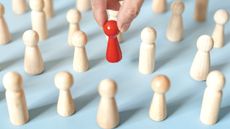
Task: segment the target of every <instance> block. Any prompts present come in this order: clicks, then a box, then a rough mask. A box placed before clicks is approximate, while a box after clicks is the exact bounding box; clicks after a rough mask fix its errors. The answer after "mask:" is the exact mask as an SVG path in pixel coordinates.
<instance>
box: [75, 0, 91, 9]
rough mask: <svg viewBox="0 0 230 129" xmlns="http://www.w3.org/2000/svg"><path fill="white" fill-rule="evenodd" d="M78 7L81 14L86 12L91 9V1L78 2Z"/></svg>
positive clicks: (82, 0) (77, 0)
mask: <svg viewBox="0 0 230 129" xmlns="http://www.w3.org/2000/svg"><path fill="white" fill-rule="evenodd" d="M76 7H77V9H78V10H79V11H80V12H85V11H88V10H90V9H91V1H90V0H76Z"/></svg>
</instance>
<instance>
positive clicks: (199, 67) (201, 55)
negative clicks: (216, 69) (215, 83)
mask: <svg viewBox="0 0 230 129" xmlns="http://www.w3.org/2000/svg"><path fill="white" fill-rule="evenodd" d="M197 48H198V51H197V53H196V55H195V57H194V59H193V63H192V66H191V69H190V76H191V77H192V78H193V79H194V80H197V81H203V80H206V78H207V75H208V73H209V70H210V63H211V61H210V51H211V50H212V48H213V39H212V37H210V36H208V35H202V36H200V37H199V38H198V40H197Z"/></svg>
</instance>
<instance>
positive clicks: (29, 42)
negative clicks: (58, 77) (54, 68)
mask: <svg viewBox="0 0 230 129" xmlns="http://www.w3.org/2000/svg"><path fill="white" fill-rule="evenodd" d="M38 40H39V37H38V34H37V32H36V31H33V30H28V31H26V32H25V33H24V34H23V41H24V44H25V57H24V69H25V72H26V73H28V74H30V75H37V74H40V73H42V72H43V71H44V62H43V59H42V56H41V52H40V50H39V47H38Z"/></svg>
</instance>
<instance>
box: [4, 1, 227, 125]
mask: <svg viewBox="0 0 230 129" xmlns="http://www.w3.org/2000/svg"><path fill="white" fill-rule="evenodd" d="M1 2H2V3H3V4H4V5H5V8H6V14H5V19H6V21H7V23H8V25H9V29H10V32H11V33H12V34H13V41H12V42H11V43H9V44H7V45H4V46H0V65H1V68H2V71H1V72H0V78H1V79H2V77H3V75H4V74H5V73H6V72H9V71H17V72H19V73H20V74H21V75H22V76H23V78H24V86H25V93H26V99H27V105H28V108H29V113H30V121H29V122H28V123H27V124H25V125H23V126H20V127H15V126H13V125H12V124H11V123H10V121H9V116H8V111H7V106H6V101H5V97H4V89H3V86H2V83H1V86H0V129H11V128H17V129H29V128H31V129H97V128H99V127H98V126H97V123H96V119H95V118H96V112H97V106H98V102H99V96H98V93H97V86H98V83H99V82H100V81H101V80H102V79H105V78H112V79H114V80H116V82H117V84H118V93H117V96H116V99H117V104H118V107H119V112H120V118H121V121H120V126H119V127H118V128H119V129H141V128H145V129H150V128H154V129H159V128H162V129H180V128H181V129H185V128H186V129H194V128H195V129H206V128H210V129H214V128H218V129H220V128H222V129H227V128H229V127H230V102H229V97H230V83H229V81H228V79H229V78H230V65H229V59H230V24H227V25H226V46H225V47H224V48H222V49H214V50H213V51H212V52H211V62H212V63H211V66H212V67H211V69H212V70H220V71H222V72H223V73H224V74H225V76H226V81H227V82H226V87H225V89H224V96H223V101H222V105H221V110H220V116H219V119H220V120H219V121H218V123H217V124H216V125H215V126H206V125H203V124H202V123H201V122H200V121H199V115H200V107H201V101H202V96H203V92H204V89H205V86H206V85H205V82H197V81H194V80H192V79H191V78H190V76H189V70H190V66H191V63H192V60H193V57H194V55H195V53H196V40H197V38H198V37H199V36H200V35H201V34H211V33H212V30H213V28H214V21H213V14H214V12H215V11H216V10H217V9H219V8H224V9H227V10H228V11H230V1H229V0H210V3H209V11H208V17H207V21H206V22H204V23H197V22H195V21H194V20H193V12H194V0H184V2H185V5H186V9H185V12H184V14H183V16H184V26H185V38H184V40H183V41H182V42H181V43H180V44H173V43H170V42H169V41H167V40H166V38H165V30H166V27H167V24H168V19H169V17H170V15H171V13H170V11H167V13H165V14H162V15H157V14H154V13H153V12H152V10H151V4H152V1H151V0H145V3H144V5H143V7H142V10H141V12H140V15H139V16H138V18H137V19H136V20H135V22H134V23H133V25H132V26H131V28H130V30H129V31H128V32H127V33H125V34H124V42H123V43H122V45H121V48H122V51H123V60H122V61H121V62H120V63H118V64H109V63H107V62H106V61H105V59H104V56H105V49H106V40H105V38H104V34H103V32H102V30H100V29H99V27H98V26H97V24H96V23H95V21H94V20H93V17H92V13H91V12H87V13H84V14H82V16H83V19H82V21H81V29H82V30H83V31H85V32H86V33H87V35H88V38H89V42H88V45H87V52H88V57H89V61H90V70H89V71H87V72H86V73H82V74H79V73H76V72H74V71H73V69H72V59H73V52H74V50H73V48H70V47H68V45H67V42H66V41H67V38H66V37H67V30H68V24H67V22H66V18H65V15H66V12H67V10H68V9H70V8H74V7H75V0H54V3H55V5H54V6H55V14H56V15H55V17H54V18H53V19H52V20H50V21H49V22H48V28H49V39H48V40H46V41H43V42H41V43H40V44H39V46H40V49H41V52H42V55H43V58H44V61H45V67H46V70H45V72H44V73H43V74H41V75H38V76H29V75H27V74H26V73H25V72H24V70H23V55H24V44H23V42H22V40H21V36H22V34H23V32H24V31H25V30H27V29H29V28H31V23H30V13H29V12H27V13H26V14H24V15H21V16H17V15H15V14H14V13H13V12H12V9H11V3H10V0H1ZM171 3H172V0H170V1H169V4H171ZM146 26H152V27H154V28H155V29H156V30H157V33H158V37H157V43H156V44H157V49H156V50H157V56H156V71H155V72H154V73H153V74H150V75H142V74H140V73H139V72H138V69H137V67H138V55H139V54H138V53H139V46H140V42H141V40H140V33H141V30H142V29H143V28H144V27H146ZM63 70H67V71H70V72H71V73H72V74H73V75H74V79H75V83H74V86H73V88H72V93H73V97H74V100H75V103H76V106H77V112H76V113H75V114H74V115H73V116H71V117H68V118H63V117H61V116H59V115H58V114H57V112H56V102H57V97H58V90H57V89H56V87H55V86H54V82H53V79H54V75H55V74H56V73H57V72H59V71H63ZM158 74H166V75H167V76H169V78H170V79H171V83H172V84H171V89H170V90H169V92H168V93H167V104H168V118H167V119H166V120H165V121H162V122H154V121H152V120H150V119H149V117H148V110H149V106H150V102H151V99H152V95H153V92H152V90H151V87H150V82H151V80H152V78H153V77H155V76H156V75H158Z"/></svg>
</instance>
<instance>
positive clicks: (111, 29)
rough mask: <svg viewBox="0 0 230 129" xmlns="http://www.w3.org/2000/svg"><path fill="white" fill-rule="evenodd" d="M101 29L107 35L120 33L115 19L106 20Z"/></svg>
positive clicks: (111, 35)
mask: <svg viewBox="0 0 230 129" xmlns="http://www.w3.org/2000/svg"><path fill="white" fill-rule="evenodd" d="M103 29H104V32H105V34H106V35H107V36H109V37H113V36H117V35H118V34H119V33H120V31H119V29H118V27H117V21H114V20H110V21H107V22H106V23H105V24H104V26H103Z"/></svg>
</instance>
